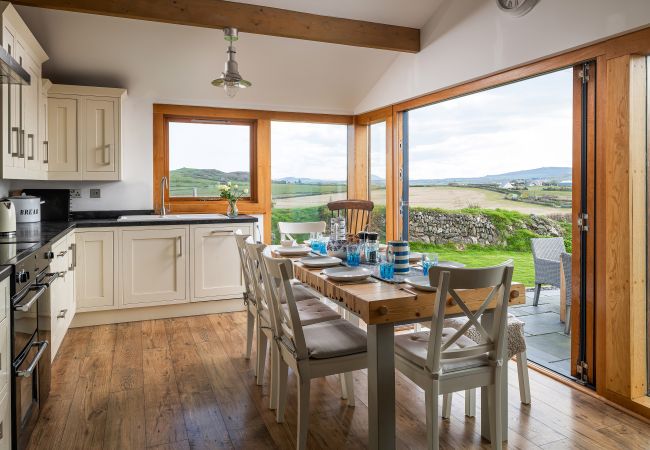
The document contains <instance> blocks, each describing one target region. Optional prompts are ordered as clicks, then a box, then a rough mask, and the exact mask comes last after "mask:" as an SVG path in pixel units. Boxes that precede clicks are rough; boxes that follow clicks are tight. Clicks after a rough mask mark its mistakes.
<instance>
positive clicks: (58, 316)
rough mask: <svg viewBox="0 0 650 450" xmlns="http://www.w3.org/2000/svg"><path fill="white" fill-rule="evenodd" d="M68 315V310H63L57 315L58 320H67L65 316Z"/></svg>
mask: <svg viewBox="0 0 650 450" xmlns="http://www.w3.org/2000/svg"><path fill="white" fill-rule="evenodd" d="M67 313H68V310H67V309H62V310H61V311H59V314H57V316H56V318H57V319H65V315H66V314H67Z"/></svg>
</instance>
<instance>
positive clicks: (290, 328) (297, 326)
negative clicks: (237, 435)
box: [264, 255, 368, 450]
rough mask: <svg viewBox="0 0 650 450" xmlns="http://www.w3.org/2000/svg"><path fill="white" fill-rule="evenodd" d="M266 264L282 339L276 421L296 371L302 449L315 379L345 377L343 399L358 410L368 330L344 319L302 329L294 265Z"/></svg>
mask: <svg viewBox="0 0 650 450" xmlns="http://www.w3.org/2000/svg"><path fill="white" fill-rule="evenodd" d="M264 262H265V264H266V267H267V274H268V276H269V282H268V285H270V286H271V290H270V291H271V302H272V307H273V311H274V314H275V315H274V317H275V319H274V320H275V328H276V333H277V334H278V350H279V358H278V364H277V366H276V367H277V368H278V372H277V377H278V385H277V395H278V400H277V401H278V403H277V411H276V421H277V422H283V421H284V413H285V408H286V402H287V373H288V368H289V367H291V368H292V369H293V371H294V372H295V374H296V376H297V379H298V430H297V445H296V447H297V448H298V449H299V450H302V449H304V448H306V445H307V434H308V424H309V394H310V381H311V379H313V378H320V377H325V376H328V375H335V374H344V375H343V378H344V380H345V381H344V382H343V380H342V383H341V388H342V397H343V398H347V400H348V405H349V406H354V403H355V402H354V382H353V377H352V372H353V371H355V370H361V369H364V368H367V367H368V353H367V336H366V332H365V331H363V330H361V329H360V328H358V327H355V326H354V325H352V324H350V322H348V321H346V320H343V319H338V320H331V321H327V322H321V323H316V324H312V325H303V323H301V320H300V314H299V311H298V304H297V302H296V300H295V298H294V296H293V291H292V289H291V284H290V280H291V278H292V273H293V266H292V263H291V261H290V260H289V259H280V258H272V257H270V256H268V255H264ZM282 298H284V299H286V306H287V307H286V308H283V307H282V304H281V299H282Z"/></svg>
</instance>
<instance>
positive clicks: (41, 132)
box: [37, 80, 52, 176]
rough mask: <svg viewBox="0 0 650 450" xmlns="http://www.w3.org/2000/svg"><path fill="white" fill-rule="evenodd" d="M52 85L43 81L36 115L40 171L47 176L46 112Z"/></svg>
mask: <svg viewBox="0 0 650 450" xmlns="http://www.w3.org/2000/svg"><path fill="white" fill-rule="evenodd" d="M50 86H52V83H51V82H50V80H43V82H42V85H41V104H40V108H41V110H40V113H39V115H38V136H39V139H40V140H39V141H38V144H37V145H38V146H39V149H40V153H39V155H40V158H39V159H40V161H39V163H40V170H41V172H42V173H44V174H45V176H47V170H48V158H49V153H50V148H49V141H48V136H47V129H48V119H49V118H48V112H47V92H48V91H49V90H50Z"/></svg>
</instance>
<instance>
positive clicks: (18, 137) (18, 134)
mask: <svg viewBox="0 0 650 450" xmlns="http://www.w3.org/2000/svg"><path fill="white" fill-rule="evenodd" d="M13 133H16V146H15V147H16V148H17V150H16V151H15V152H14V151H13V148H14V146H13V145H10V147H11V150H10V151H11V156H16V157H17V156H20V128H18V127H11V134H12V136H11V137H13ZM9 142H10V143H12V142H13V140H11V139H9Z"/></svg>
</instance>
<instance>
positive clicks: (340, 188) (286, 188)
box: [271, 183, 347, 199]
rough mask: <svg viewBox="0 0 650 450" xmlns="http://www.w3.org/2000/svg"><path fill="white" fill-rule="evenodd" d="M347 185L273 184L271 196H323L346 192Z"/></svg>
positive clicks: (274, 197)
mask: <svg viewBox="0 0 650 450" xmlns="http://www.w3.org/2000/svg"><path fill="white" fill-rule="evenodd" d="M346 190H347V186H346V185H345V184H297V183H290V184H286V183H272V184H271V195H272V197H273V199H276V198H293V197H303V196H311V195H321V194H333V193H337V192H346Z"/></svg>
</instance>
